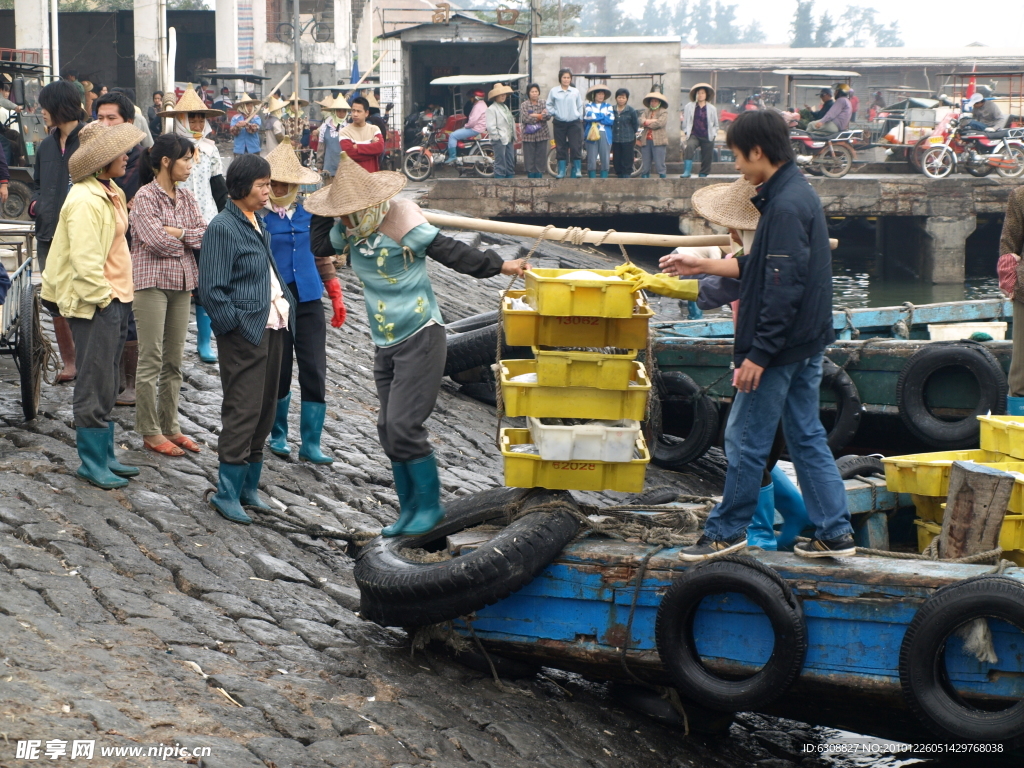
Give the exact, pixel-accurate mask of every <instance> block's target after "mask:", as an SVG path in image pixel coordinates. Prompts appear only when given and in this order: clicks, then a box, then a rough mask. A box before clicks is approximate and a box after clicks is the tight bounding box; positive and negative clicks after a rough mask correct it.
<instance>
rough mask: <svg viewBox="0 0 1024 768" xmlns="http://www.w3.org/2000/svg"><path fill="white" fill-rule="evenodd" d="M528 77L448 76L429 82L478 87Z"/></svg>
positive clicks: (432, 83)
mask: <svg viewBox="0 0 1024 768" xmlns="http://www.w3.org/2000/svg"><path fill="white" fill-rule="evenodd" d="M524 77H529V75H528V74H527V75H511V74H509V75H448V76H446V77H436V78H434V79H433V80H431V81H430V84H431V85H448V86H456V85H480V84H482V83H503V82H505V81H506V80H522V79H523V78H524Z"/></svg>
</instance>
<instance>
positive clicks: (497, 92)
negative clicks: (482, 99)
mask: <svg viewBox="0 0 1024 768" xmlns="http://www.w3.org/2000/svg"><path fill="white" fill-rule="evenodd" d="M503 93H512V89H511V88H509V87H508V86H507V85H505V84H504V83H498V84H497V85H496V86H494V87H493V88H491V92H490V93H488V94H487V98H488V99H493V98H494V97H495V96H501V94H503Z"/></svg>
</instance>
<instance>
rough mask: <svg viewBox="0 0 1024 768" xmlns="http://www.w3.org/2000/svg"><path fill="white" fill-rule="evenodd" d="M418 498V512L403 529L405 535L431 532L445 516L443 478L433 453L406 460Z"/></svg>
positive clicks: (416, 498) (416, 497)
mask: <svg viewBox="0 0 1024 768" xmlns="http://www.w3.org/2000/svg"><path fill="white" fill-rule="evenodd" d="M405 466H406V470H407V471H408V472H409V479H410V480H411V481H412V488H413V492H414V494H415V496H414V498H415V500H416V513H415V516H414V517H413V519H412V520H411V521H410V522H409V523H408V525H406V526H405V528H404V529H402V534H403V535H404V536H419V535H421V534H424V533H429V532H430V531H432V530H434V528H436V527H437V524H438V523H440V522H441V520H442V519H443V518H444V507H442V506H441V478H440V477H439V476H438V474H437V458H436V457H435V456H434V454H433V453H430V454H429V455H427V456H424V457H423V458H422V459H416V460H415V461H409V462H406V465H405Z"/></svg>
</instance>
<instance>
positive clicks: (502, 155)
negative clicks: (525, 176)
mask: <svg viewBox="0 0 1024 768" xmlns="http://www.w3.org/2000/svg"><path fill="white" fill-rule="evenodd" d="M491 149H492V150H493V152H494V176H495V178H498V179H510V178H512V177H513V176H515V173H516V145H515V144H502V143H501V142H500V141H497V140H492V141H491Z"/></svg>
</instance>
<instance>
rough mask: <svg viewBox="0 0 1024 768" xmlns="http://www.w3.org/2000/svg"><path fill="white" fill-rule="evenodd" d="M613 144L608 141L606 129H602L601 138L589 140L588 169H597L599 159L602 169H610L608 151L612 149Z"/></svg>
mask: <svg viewBox="0 0 1024 768" xmlns="http://www.w3.org/2000/svg"><path fill="white" fill-rule="evenodd" d="M611 148H612V145H611V142H609V141H608V137H607V135H606V134H605V132H604V131H601V138H600V139H598V140H597V141H588V142H587V170H588V171H596V170H597V161H598V160H600V161H601V170H602V171H607V170H609V165H608V153H609V152H610V151H611Z"/></svg>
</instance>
